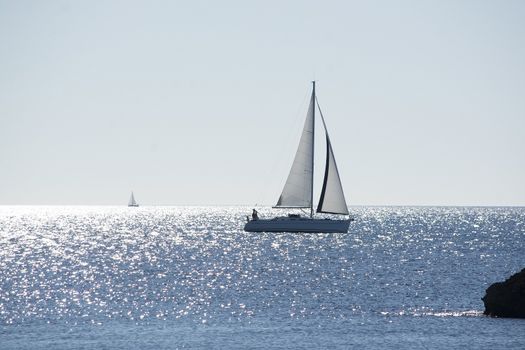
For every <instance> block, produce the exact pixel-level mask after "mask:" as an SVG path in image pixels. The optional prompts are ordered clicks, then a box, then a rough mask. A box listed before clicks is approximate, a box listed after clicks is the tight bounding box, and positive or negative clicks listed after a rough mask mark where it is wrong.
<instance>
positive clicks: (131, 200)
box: [128, 191, 139, 207]
mask: <svg viewBox="0 0 525 350" xmlns="http://www.w3.org/2000/svg"><path fill="white" fill-rule="evenodd" d="M138 206H139V204H138V203H137V202H136V201H135V196H134V195H133V191H132V192H131V197H129V202H128V207H138Z"/></svg>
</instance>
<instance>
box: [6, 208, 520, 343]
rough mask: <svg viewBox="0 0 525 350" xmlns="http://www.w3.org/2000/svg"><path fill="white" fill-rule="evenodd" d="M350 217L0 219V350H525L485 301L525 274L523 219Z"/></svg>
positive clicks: (377, 212) (483, 213)
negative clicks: (326, 220)
mask: <svg viewBox="0 0 525 350" xmlns="http://www.w3.org/2000/svg"><path fill="white" fill-rule="evenodd" d="M350 211H351V213H352V215H353V216H354V217H355V221H354V222H352V223H351V224H350V228H349V232H348V233H346V234H341V233H320V234H312V233H304V234H297V233H296V234H292V233H247V232H244V231H243V226H244V223H245V222H246V215H250V213H251V208H249V207H147V206H145V207H139V208H127V207H109V206H64V207H61V206H0V349H2V350H8V349H48V350H50V349H146V350H147V349H393V348H396V349H458V348H461V349H525V319H503V318H490V317H486V316H484V315H483V310H484V307H483V302H482V300H481V298H482V297H483V296H484V294H485V290H486V288H487V287H488V286H489V285H490V284H492V283H494V282H497V281H503V280H505V279H506V278H508V277H509V276H510V275H512V274H514V273H516V272H518V271H520V270H521V269H523V268H524V267H525V208H519V207H479V208H478V207H351V208H350ZM259 212H260V215H262V216H271V215H272V211H271V209H270V208H261V209H260V210H259ZM274 214H275V213H274Z"/></svg>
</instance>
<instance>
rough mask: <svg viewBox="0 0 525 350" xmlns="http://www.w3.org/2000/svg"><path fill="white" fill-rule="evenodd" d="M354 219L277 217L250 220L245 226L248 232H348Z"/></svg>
mask: <svg viewBox="0 0 525 350" xmlns="http://www.w3.org/2000/svg"><path fill="white" fill-rule="evenodd" d="M351 221H352V219H348V220H332V219H311V218H304V217H300V218H290V217H286V216H284V217H277V218H273V219H258V220H250V221H249V222H248V223H247V224H246V225H245V226H244V231H247V232H307V233H348V226H349V225H350V222H351Z"/></svg>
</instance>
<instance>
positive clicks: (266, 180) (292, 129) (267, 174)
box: [255, 90, 309, 206]
mask: <svg viewBox="0 0 525 350" xmlns="http://www.w3.org/2000/svg"><path fill="white" fill-rule="evenodd" d="M308 95H309V91H308V90H307V91H306V92H305V94H304V96H303V98H302V102H301V104H300V105H299V106H298V107H297V111H296V112H295V118H294V120H293V124H292V125H291V126H290V127H289V128H288V133H287V135H286V137H285V138H284V139H283V140H282V141H281V142H280V147H279V149H280V150H286V149H289V148H290V147H289V145H290V143H291V142H292V140H294V139H295V138H293V137H292V133H296V132H297V131H296V130H297V129H300V131H299V132H301V130H302V129H301V128H296V127H295V126H296V125H297V123H298V121H299V119H300V117H301V111H302V110H303V109H304V108H303V107H304V105H305V101H306V99H307V97H308ZM277 127H278V126H277ZM279 153H280V156H279V157H276V158H273V157H272V158H273V159H274V161H273V162H272V166H271V167H265V168H266V171H265V174H264V183H263V186H262V187H261V190H260V191H259V195H258V196H257V197H255V198H257V203H255V205H256V206H257V204H258V203H260V202H261V200H262V199H263V198H262V197H263V194H264V193H267V192H268V191H267V190H268V187H269V182H270V180H271V179H274V178H275V177H274V176H270V175H271V174H273V173H275V170H276V169H278V168H280V167H281V164H282V163H283V161H284V158H285V156H286V153H285V152H279ZM292 154H293V153H292ZM292 162H293V158H292ZM285 176H287V175H286V174H285ZM284 181H285V182H286V177H285V180H284ZM283 186H284V184H283ZM279 193H280V192H279Z"/></svg>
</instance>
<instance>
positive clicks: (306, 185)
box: [244, 81, 353, 233]
mask: <svg viewBox="0 0 525 350" xmlns="http://www.w3.org/2000/svg"><path fill="white" fill-rule="evenodd" d="M312 84H313V88H312V96H311V98H310V106H309V108H308V113H307V114H306V121H305V123H304V128H303V133H302V136H301V139H300V141H299V147H298V149H297V153H296V154H295V158H294V161H293V164H292V168H291V170H290V174H289V175H288V179H287V180H286V183H285V185H284V188H283V191H282V193H281V196H280V197H279V200H278V201H277V204H276V205H275V206H274V208H286V209H290V208H293V209H310V215H309V216H301V215H298V214H289V215H288V216H280V217H275V218H273V219H262V218H259V217H258V214H257V211H256V210H255V209H254V210H253V214H252V219H251V220H250V219H248V223H247V224H246V225H245V226H244V230H245V231H248V232H343V233H346V232H348V226H349V225H350V221H352V220H353V219H352V218H350V217H348V218H346V217H345V219H342V220H336V219H330V218H314V205H313V187H314V176H313V175H314V133H315V111H316V107H317V109H318V110H319V115H320V116H321V121H322V122H323V126H324V130H325V136H326V166H325V173H324V181H323V188H322V190H321V196H320V199H319V204H318V205H317V210H316V211H317V213H328V214H340V215H345V216H346V215H349V213H348V207H347V205H346V200H345V196H344V193H343V186H342V185H341V179H340V178H339V171H338V170H337V165H336V163H335V157H334V151H333V149H332V145H331V143H330V137H329V136H328V131H327V129H326V123H325V121H324V117H323V114H322V113H321V109H320V108H319V104H318V103H317V99H316V97H315V81H314V82H312Z"/></svg>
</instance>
